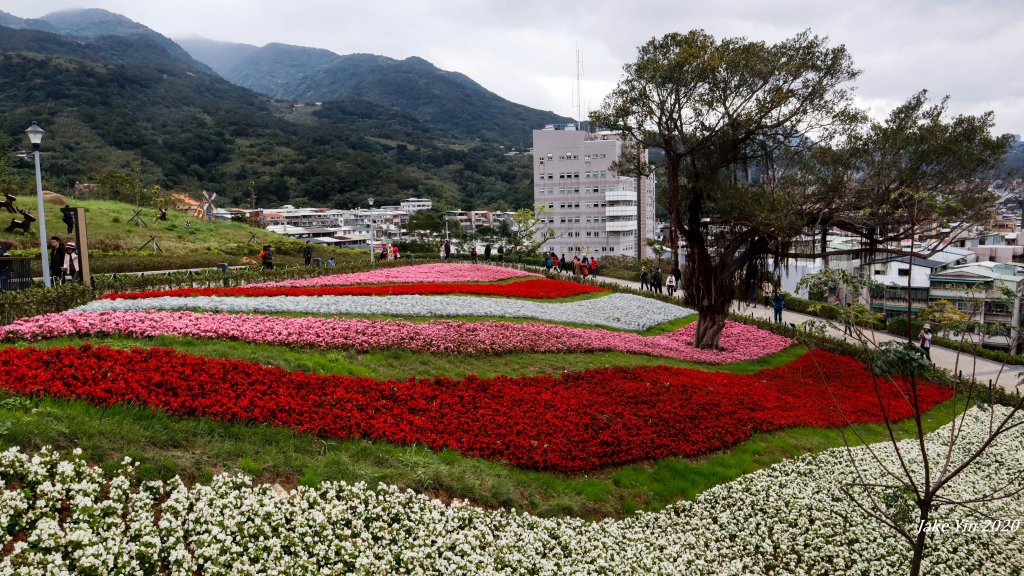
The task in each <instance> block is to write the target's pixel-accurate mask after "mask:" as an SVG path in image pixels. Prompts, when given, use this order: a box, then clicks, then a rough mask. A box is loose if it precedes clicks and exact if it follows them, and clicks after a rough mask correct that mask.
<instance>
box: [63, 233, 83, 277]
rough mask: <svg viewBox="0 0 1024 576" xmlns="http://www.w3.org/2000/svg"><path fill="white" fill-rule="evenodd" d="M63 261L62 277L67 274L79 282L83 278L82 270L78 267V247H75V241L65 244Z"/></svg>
mask: <svg viewBox="0 0 1024 576" xmlns="http://www.w3.org/2000/svg"><path fill="white" fill-rule="evenodd" d="M62 262H63V263H62V264H61V272H62V273H63V275H62V278H63V276H64V275H66V276H67V277H69V278H70V279H71V280H72V281H73V282H78V281H80V280H81V279H82V274H81V270H79V269H78V249H77V248H76V247H75V243H74V242H68V243H67V244H65V245H64V259H63V260H62Z"/></svg>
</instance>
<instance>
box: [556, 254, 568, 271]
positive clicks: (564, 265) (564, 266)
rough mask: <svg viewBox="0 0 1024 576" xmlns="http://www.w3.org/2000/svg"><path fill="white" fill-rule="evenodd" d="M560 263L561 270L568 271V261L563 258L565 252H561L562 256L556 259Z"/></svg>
mask: <svg viewBox="0 0 1024 576" xmlns="http://www.w3.org/2000/svg"><path fill="white" fill-rule="evenodd" d="M558 261H559V262H561V263H562V272H565V273H568V272H569V261H568V260H566V259H565V252H562V257H561V258H559V259H558Z"/></svg>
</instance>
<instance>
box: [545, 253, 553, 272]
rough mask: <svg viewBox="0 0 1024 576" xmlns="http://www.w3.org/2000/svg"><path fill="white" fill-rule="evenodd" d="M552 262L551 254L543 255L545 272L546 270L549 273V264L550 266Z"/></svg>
mask: <svg viewBox="0 0 1024 576" xmlns="http://www.w3.org/2000/svg"><path fill="white" fill-rule="evenodd" d="M552 262H553V261H552V260H551V252H547V253H545V254H544V268H545V269H546V270H547V271H548V272H551V264H552Z"/></svg>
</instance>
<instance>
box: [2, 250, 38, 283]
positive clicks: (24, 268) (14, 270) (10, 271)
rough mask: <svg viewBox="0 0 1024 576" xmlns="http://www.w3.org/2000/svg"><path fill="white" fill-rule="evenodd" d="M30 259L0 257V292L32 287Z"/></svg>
mask: <svg viewBox="0 0 1024 576" xmlns="http://www.w3.org/2000/svg"><path fill="white" fill-rule="evenodd" d="M32 260H33V259H32V258H18V257H14V256H0V290H22V289H25V288H28V287H29V286H31V285H32V273H31V271H30V270H29V263H30V262H32Z"/></svg>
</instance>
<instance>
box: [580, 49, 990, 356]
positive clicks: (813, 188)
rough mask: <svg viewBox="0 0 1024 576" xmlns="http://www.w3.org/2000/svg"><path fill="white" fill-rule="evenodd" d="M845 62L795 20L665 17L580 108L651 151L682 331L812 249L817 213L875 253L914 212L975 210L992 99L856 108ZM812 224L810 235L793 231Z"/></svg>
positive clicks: (949, 224) (708, 320)
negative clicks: (680, 25)
mask: <svg viewBox="0 0 1024 576" xmlns="http://www.w3.org/2000/svg"><path fill="white" fill-rule="evenodd" d="M858 75H859V71H858V70H857V69H856V68H854V66H853V61H852V59H851V57H850V55H849V53H848V52H847V50H846V48H845V47H844V46H841V45H840V46H830V45H829V41H828V39H827V38H824V37H820V36H815V35H812V34H811V33H810V32H802V33H800V34H797V35H796V36H794V37H792V38H790V39H787V40H784V41H782V42H779V43H776V44H767V43H765V42H755V41H750V40H747V39H745V38H723V39H716V38H714V37H712V36H711V35H709V34H707V33H706V32H703V31H699V30H697V31H692V32H690V33H688V34H679V33H672V34H667V35H665V36H663V37H662V38H654V39H652V40H650V41H649V42H647V43H646V44H645V45H643V46H641V47H640V49H639V54H638V57H637V60H636V61H635V62H633V63H630V64H627V65H626V67H625V77H624V78H623V80H622V81H621V82H620V83H619V85H618V86H617V87H616V89H615V90H614V91H613V92H612V93H611V94H610V95H609V96H608V97H607V99H606V100H605V102H604V104H603V106H602V108H601V109H600V110H599V111H597V112H595V113H594V114H592V115H591V121H592V122H593V123H594V124H597V125H601V126H604V127H608V128H610V129H616V130H619V131H621V132H623V133H624V134H625V135H626V136H627V137H628V138H630V139H632V140H634V141H637V142H640V143H641V144H643V145H644V146H646V147H648V148H653V149H659V150H660V151H662V152H663V164H662V166H661V169H662V171H663V180H664V183H665V197H666V198H665V203H666V206H667V208H668V212H669V222H670V226H671V228H672V231H673V232H674V233H677V234H678V235H679V237H680V238H681V240H682V241H683V242H685V247H686V265H685V266H683V267H682V268H683V270H684V275H685V278H684V282H683V290H684V292H685V294H686V296H687V298H688V300H689V301H690V302H691V303H692V304H693V305H694V306H696V307H697V309H698V312H699V314H700V319H699V320H698V324H697V330H696V336H695V344H696V345H698V346H700V347H717V346H718V337H719V334H720V332H721V329H722V327H724V324H725V318H726V315H727V313H728V308H729V304H730V303H731V301H732V300H733V299H734V296H735V294H736V290H737V287H740V288H741V289H742V290H743V293H744V294H746V293H748V291H751V290H753V289H755V286H759V285H760V284H761V282H762V281H763V280H764V279H765V278H766V276H767V275H768V273H769V266H770V265H775V266H778V265H780V264H781V263H784V262H785V261H786V259H787V258H790V257H794V256H815V257H822V256H825V257H826V262H827V245H826V243H825V241H824V240H825V238H826V234H825V233H826V232H827V231H828V230H830V229H836V230H840V231H844V232H846V233H849V234H851V235H853V236H855V237H859V238H862V239H863V240H864V242H865V244H866V245H867V246H868V250H867V252H868V253H875V252H877V251H882V250H888V249H889V248H888V244H889V243H892V242H895V241H898V240H901V239H905V238H908V237H913V235H914V232H915V231H917V232H920V231H921V226H922V225H923V224H926V223H927V224H928V225H929V226H930V227H931V228H932V229H933V231H934V232H935V234H934V237H936V238H937V239H939V240H944V239H948V238H949V237H950V236H952V235H953V234H955V233H957V232H958V231H960V230H962V229H964V228H965V227H967V226H969V225H970V224H972V223H974V222H976V221H978V219H980V218H984V217H985V216H986V215H987V210H985V209H986V208H988V207H990V206H991V205H992V202H993V200H994V199H993V197H992V195H991V193H990V192H989V187H988V181H987V180H986V179H985V178H983V177H982V176H983V175H984V173H985V172H986V171H987V170H992V169H995V168H996V167H997V166H998V163H999V161H1000V159H1001V158H1002V156H1003V154H1004V153H1005V152H1006V150H1007V147H1008V146H1009V138H1008V137H1002V138H996V137H993V136H992V135H991V133H990V132H991V129H992V126H993V124H994V122H993V117H992V114H991V113H988V114H983V115H980V116H957V117H955V118H952V119H947V118H946V111H947V105H948V100H947V99H943V100H942V101H941V102H940V103H939V104H935V105H928V100H927V94H926V92H923V91H922V92H920V93H918V94H915V95H914V96H912V97H911V98H910V99H909V100H908V101H907V102H906V103H904V104H903V105H901V106H899V107H897V108H896V109H895V110H893V112H892V113H891V114H890V115H889V117H888V118H887V119H886V120H885V121H869V120H868V118H867V115H866V114H865V113H864V112H863V111H861V110H860V109H858V108H857V107H856V106H855V104H854V101H853V87H852V82H853V81H854V80H855V79H856V78H857V76H858ZM632 161H633V159H632V158H623V159H621V162H622V164H623V165H627V164H630V163H631V162H632ZM818 233H821V234H822V236H821V238H822V242H821V245H822V246H821V249H820V250H819V249H814V250H811V251H810V252H808V251H807V249H806V244H807V243H800V244H796V243H795V242H794V241H795V240H796V239H797V238H800V237H802V236H803V237H812V238H813V237H815V236H816V235H817V234H818ZM937 244H938V243H936V245H937ZM795 247H798V248H799V250H798V249H795ZM672 249H673V256H674V259H675V260H676V262H678V260H679V258H678V255H677V253H676V251H677V245H676V243H675V242H673V243H672ZM895 250H896V251H897V252H898V251H899V247H898V246H897V248H896V249H895Z"/></svg>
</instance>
